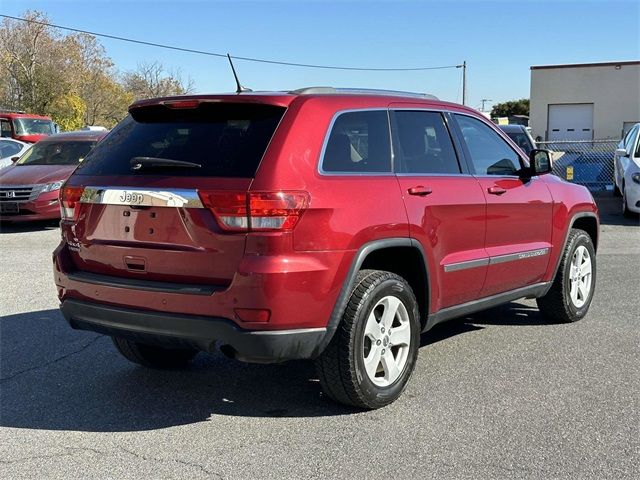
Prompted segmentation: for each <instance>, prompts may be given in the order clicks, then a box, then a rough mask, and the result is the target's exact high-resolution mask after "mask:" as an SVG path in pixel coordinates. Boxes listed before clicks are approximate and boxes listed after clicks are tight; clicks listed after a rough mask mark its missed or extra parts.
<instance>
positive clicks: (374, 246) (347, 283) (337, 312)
mask: <svg viewBox="0 0 640 480" xmlns="http://www.w3.org/2000/svg"><path fill="white" fill-rule="evenodd" d="M390 247H413V248H415V249H417V250H418V251H419V252H420V255H422V259H423V265H424V273H425V277H426V279H427V284H426V285H425V288H426V292H425V293H426V297H427V298H426V304H427V309H428V305H429V302H430V301H431V298H430V292H431V291H430V288H429V285H430V283H429V282H430V276H429V267H428V263H427V257H426V255H425V252H424V249H423V248H422V245H421V244H420V242H418V241H417V240H415V239H413V238H408V237H406V238H384V239H381V240H374V241H373V242H369V243H365V244H364V245H363V246H362V247H360V249H359V250H358V251H357V252H356V254H355V257H354V259H353V261H352V262H351V268H350V269H349V272H348V273H347V276H346V278H345V280H344V283H343V285H342V290H340V294H339V295H338V299H337V300H336V303H335V306H334V307H333V311H332V312H331V316H330V317H329V322H328V323H327V333H326V335H325V338H324V339H323V340H322V343H321V346H320V352H322V351H323V350H324V349H325V348H326V346H327V345H328V344H329V342H330V341H331V339H332V338H333V334H334V333H335V332H336V330H337V328H338V325H339V324H340V320H341V319H342V315H343V314H344V310H345V308H346V307H347V303H348V302H349V297H350V296H351V292H352V291H353V287H354V285H353V284H354V281H355V278H356V275H357V274H358V271H360V267H361V266H362V264H363V263H364V260H365V258H367V255H369V254H370V253H371V252H374V251H376V250H382V249H384V248H390Z"/></svg>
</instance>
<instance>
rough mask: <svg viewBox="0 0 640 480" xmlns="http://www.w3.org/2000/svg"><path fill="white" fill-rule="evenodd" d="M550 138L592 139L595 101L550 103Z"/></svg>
mask: <svg viewBox="0 0 640 480" xmlns="http://www.w3.org/2000/svg"><path fill="white" fill-rule="evenodd" d="M547 135H548V137H549V138H548V139H549V140H592V139H593V103H571V104H560V105H549V122H548V133H547Z"/></svg>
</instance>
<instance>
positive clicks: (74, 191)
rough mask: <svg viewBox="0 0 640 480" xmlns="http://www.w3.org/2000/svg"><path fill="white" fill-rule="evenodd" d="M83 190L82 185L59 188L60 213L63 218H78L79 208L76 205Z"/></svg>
mask: <svg viewBox="0 0 640 480" xmlns="http://www.w3.org/2000/svg"><path fill="white" fill-rule="evenodd" d="M83 191H84V187H67V186H64V187H62V189H61V190H60V213H61V217H62V219H63V220H77V219H78V212H79V209H78V208H76V206H77V204H78V203H80V197H82V192H83Z"/></svg>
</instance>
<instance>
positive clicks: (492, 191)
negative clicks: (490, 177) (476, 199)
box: [487, 186, 507, 195]
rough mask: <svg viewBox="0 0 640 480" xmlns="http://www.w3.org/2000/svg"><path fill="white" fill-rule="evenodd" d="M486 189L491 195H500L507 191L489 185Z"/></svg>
mask: <svg viewBox="0 0 640 480" xmlns="http://www.w3.org/2000/svg"><path fill="white" fill-rule="evenodd" d="M487 191H488V192H489V193H490V194H491V195H502V194H503V193H506V192H507V191H506V190H505V189H504V188H502V187H498V186H493V187H489V188H487Z"/></svg>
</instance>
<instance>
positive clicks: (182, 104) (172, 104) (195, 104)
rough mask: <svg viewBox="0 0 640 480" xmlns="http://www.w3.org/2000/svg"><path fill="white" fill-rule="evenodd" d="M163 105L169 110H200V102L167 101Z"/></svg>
mask: <svg viewBox="0 0 640 480" xmlns="http://www.w3.org/2000/svg"><path fill="white" fill-rule="evenodd" d="M162 104H163V105H164V106H165V107H169V108H198V106H199V105H200V100H167V101H165V102H162Z"/></svg>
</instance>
